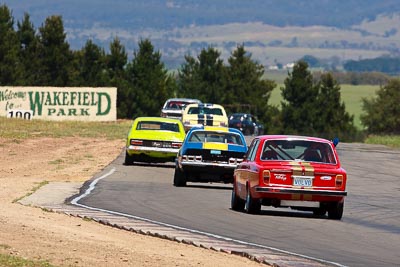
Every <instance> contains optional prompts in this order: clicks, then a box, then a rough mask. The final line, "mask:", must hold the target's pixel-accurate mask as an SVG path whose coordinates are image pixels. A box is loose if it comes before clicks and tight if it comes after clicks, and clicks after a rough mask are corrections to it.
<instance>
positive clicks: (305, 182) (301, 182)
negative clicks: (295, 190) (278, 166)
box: [293, 177, 312, 187]
mask: <svg viewBox="0 0 400 267" xmlns="http://www.w3.org/2000/svg"><path fill="white" fill-rule="evenodd" d="M293 186H305V187H311V186H312V179H310V178H296V177H295V178H293Z"/></svg>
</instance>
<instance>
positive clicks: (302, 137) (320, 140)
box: [257, 135, 332, 143]
mask: <svg viewBox="0 0 400 267" xmlns="http://www.w3.org/2000/svg"><path fill="white" fill-rule="evenodd" d="M257 138H259V139H260V140H271V139H274V140H277V139H280V140H282V139H286V140H290V139H293V140H310V141H316V142H323V143H330V142H332V141H330V140H327V139H324V138H319V137H311V136H300V135H261V136H258V137H257Z"/></svg>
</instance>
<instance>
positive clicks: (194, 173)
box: [174, 126, 247, 186]
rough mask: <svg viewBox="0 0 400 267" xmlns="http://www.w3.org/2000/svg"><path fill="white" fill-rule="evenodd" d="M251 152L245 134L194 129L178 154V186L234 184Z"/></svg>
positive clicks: (219, 129) (215, 129)
mask: <svg viewBox="0 0 400 267" xmlns="http://www.w3.org/2000/svg"><path fill="white" fill-rule="evenodd" d="M246 152H247V144H246V140H245V138H244V136H243V134H242V132H241V131H239V130H237V129H233V128H226V127H212V126H198V127H195V128H192V129H191V130H190V131H189V132H188V133H187V135H186V138H185V140H184V142H183V144H182V147H181V148H180V150H179V152H178V157H177V159H176V161H175V162H176V164H175V174H174V185H175V186H186V182H223V183H232V181H233V171H234V169H235V168H236V166H237V165H238V164H239V163H241V162H242V161H243V157H244V155H245V154H246Z"/></svg>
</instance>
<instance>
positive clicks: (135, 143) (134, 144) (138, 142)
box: [131, 139, 143, 146]
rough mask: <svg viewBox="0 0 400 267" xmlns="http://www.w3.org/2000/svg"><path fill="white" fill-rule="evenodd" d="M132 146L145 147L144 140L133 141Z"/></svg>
mask: <svg viewBox="0 0 400 267" xmlns="http://www.w3.org/2000/svg"><path fill="white" fill-rule="evenodd" d="M131 145H133V146H141V145H143V141H142V140H135V139H131Z"/></svg>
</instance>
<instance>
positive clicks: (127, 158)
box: [124, 152, 133, 165]
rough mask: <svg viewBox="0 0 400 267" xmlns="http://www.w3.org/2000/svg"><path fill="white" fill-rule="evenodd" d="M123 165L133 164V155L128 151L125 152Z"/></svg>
mask: <svg viewBox="0 0 400 267" xmlns="http://www.w3.org/2000/svg"><path fill="white" fill-rule="evenodd" d="M124 163H125V165H132V164H133V157H132V156H130V155H129V154H128V152H125V162H124Z"/></svg>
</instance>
